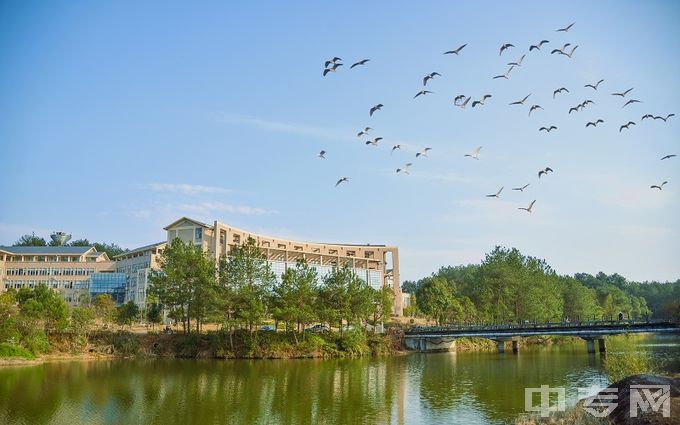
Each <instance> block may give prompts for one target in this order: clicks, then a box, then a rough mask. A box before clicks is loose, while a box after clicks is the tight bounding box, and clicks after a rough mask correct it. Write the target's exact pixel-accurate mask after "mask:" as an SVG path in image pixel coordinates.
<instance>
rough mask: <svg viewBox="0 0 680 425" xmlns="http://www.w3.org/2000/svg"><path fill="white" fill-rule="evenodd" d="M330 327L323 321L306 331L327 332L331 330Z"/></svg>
mask: <svg viewBox="0 0 680 425" xmlns="http://www.w3.org/2000/svg"><path fill="white" fill-rule="evenodd" d="M330 330H331V329H330V328H329V327H328V326H327V325H324V324H323V323H319V324H317V325H314V326H312V327H310V328H307V329H305V332H314V333H320V334H325V333H328V332H330Z"/></svg>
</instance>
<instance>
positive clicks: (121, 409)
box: [0, 337, 680, 425]
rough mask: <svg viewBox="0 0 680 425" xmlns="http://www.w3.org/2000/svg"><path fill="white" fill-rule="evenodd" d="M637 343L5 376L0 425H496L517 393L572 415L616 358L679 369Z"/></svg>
mask: <svg viewBox="0 0 680 425" xmlns="http://www.w3.org/2000/svg"><path fill="white" fill-rule="evenodd" d="M637 338H638V339H631V340H623V341H618V340H612V341H608V344H609V345H608V348H609V350H610V351H609V353H608V355H607V357H606V358H605V359H602V358H600V357H599V356H589V355H588V354H587V353H586V352H585V347H584V346H583V344H574V345H565V346H557V347H555V346H553V347H540V348H527V347H523V350H522V351H521V352H520V354H519V355H512V354H505V355H498V354H497V353H441V354H411V355H406V356H397V357H391V358H382V359H359V360H294V361H285V360H276V361H189V360H152V361H130V360H123V361H96V362H74V363H53V364H46V365H40V366H32V367H21V368H4V369H0V423H8V424H23V423H30V424H39V423H48V422H49V423H57V424H62V423H63V424H72V423H91V424H123V423H125V424H128V423H149V424H164V425H169V424H191V423H200V424H204V423H284V424H288V423H290V424H305V423H349V424H351V423H385V424H411V423H416V424H417V423H433V422H434V423H437V422H446V423H488V424H496V423H498V424H500V423H507V422H508V421H509V420H512V419H513V418H515V417H516V416H517V415H519V414H520V413H522V412H523V410H524V388H525V387H540V386H541V385H550V386H552V387H557V386H563V387H567V395H568V396H569V398H570V400H569V402H570V403H573V402H574V401H575V398H576V395H577V394H576V392H575V388H577V387H589V386H593V385H595V386H599V387H601V388H602V387H605V386H606V385H607V384H608V383H609V378H608V375H607V374H608V373H611V372H610V369H611V368H613V367H614V365H615V361H614V360H611V359H615V358H617V356H620V357H622V358H638V357H639V358H644V359H647V361H648V362H655V364H656V363H658V365H659V366H658V367H659V368H661V370H665V371H668V372H677V371H678V370H679V369H680V364H678V361H679V359H680V339H678V338H675V339H661V338H650V337H646V338H644V337H643V338H642V339H640V337H637ZM659 344H660V345H659ZM669 359H670V361H668V360H669ZM647 365H649V363H647ZM570 389H573V390H574V391H571V392H570Z"/></svg>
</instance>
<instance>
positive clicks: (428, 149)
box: [416, 148, 432, 158]
mask: <svg viewBox="0 0 680 425" xmlns="http://www.w3.org/2000/svg"><path fill="white" fill-rule="evenodd" d="M431 150H432V148H425V149H423V150H422V151H420V152H418V153H417V154H416V158H418V157H419V156H425V157H427V153H428V152H429V151H431Z"/></svg>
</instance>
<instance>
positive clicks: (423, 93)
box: [413, 90, 434, 99]
mask: <svg viewBox="0 0 680 425" xmlns="http://www.w3.org/2000/svg"><path fill="white" fill-rule="evenodd" d="M430 93H434V92H432V91H429V90H421V91H419V92H418V93H416V95H415V96H413V98H414V99H415V98H416V97H418V96H420V95H423V96H425V95H426V94H430Z"/></svg>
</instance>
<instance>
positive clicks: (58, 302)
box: [0, 284, 162, 357]
mask: <svg viewBox="0 0 680 425" xmlns="http://www.w3.org/2000/svg"><path fill="white" fill-rule="evenodd" d="M81 301H82V302H81V303H80V305H78V306H75V307H69V305H68V304H66V302H65V301H64V299H63V298H62V297H61V295H60V294H59V293H58V292H56V291H54V290H52V289H50V288H49V287H47V286H46V285H44V284H40V285H38V286H36V287H35V288H34V289H33V288H20V289H19V290H18V291H17V290H15V289H13V288H12V289H9V290H8V291H7V292H4V293H2V294H0V356H3V355H10V356H11V355H12V353H15V354H17V355H19V356H21V357H32V356H34V355H37V354H41V353H47V352H49V351H50V341H49V335H50V334H58V333H67V334H69V335H72V336H73V338H72V339H71V342H72V344H73V346H72V347H71V348H72V349H73V351H74V352H78V351H79V350H81V349H82V348H83V347H85V345H86V344H87V341H88V336H89V334H90V333H91V332H92V331H93V330H97V329H99V330H108V329H110V326H111V325H113V324H117V325H118V326H120V328H121V329H122V328H124V327H125V326H132V324H133V323H134V322H136V321H137V320H138V319H139V315H140V309H139V307H137V305H135V304H134V303H132V302H128V303H125V304H123V305H121V306H118V307H116V304H115V302H114V301H113V299H112V298H111V296H110V295H108V294H101V295H98V296H96V297H95V298H94V299H92V300H89V299H85V298H83V299H82V300H81ZM146 318H147V320H148V321H149V322H150V323H154V324H155V323H160V322H161V320H162V315H161V312H160V310H159V309H158V308H157V307H156V306H152V307H151V308H148V309H147V311H146Z"/></svg>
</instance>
